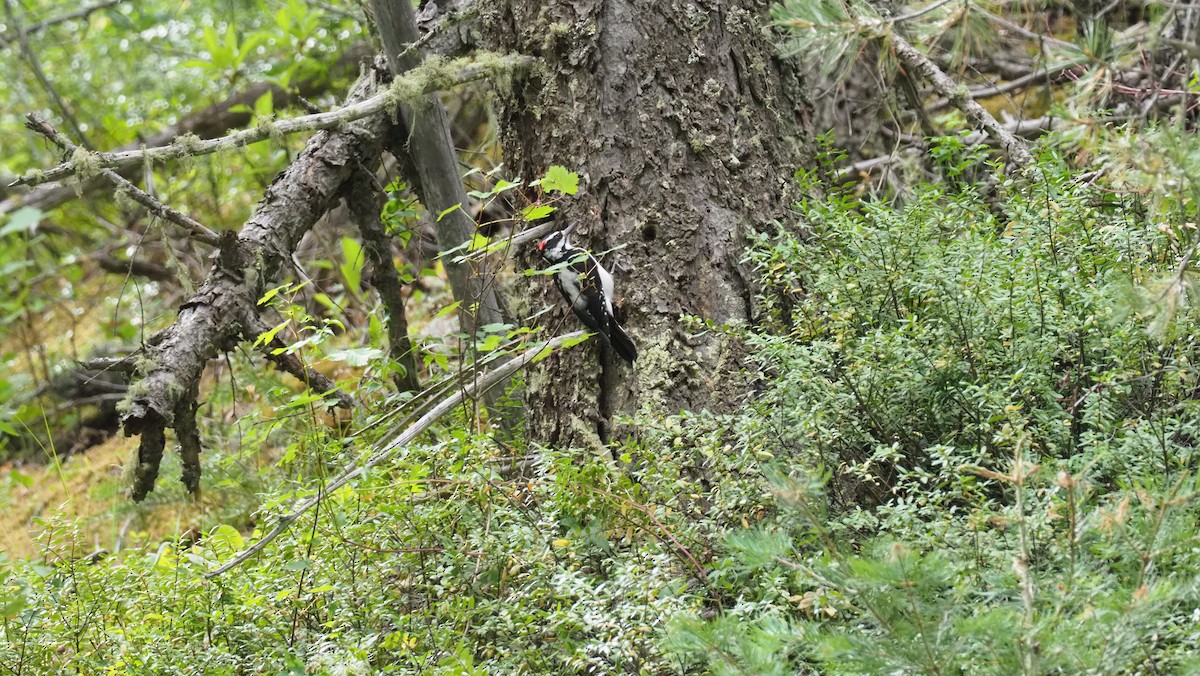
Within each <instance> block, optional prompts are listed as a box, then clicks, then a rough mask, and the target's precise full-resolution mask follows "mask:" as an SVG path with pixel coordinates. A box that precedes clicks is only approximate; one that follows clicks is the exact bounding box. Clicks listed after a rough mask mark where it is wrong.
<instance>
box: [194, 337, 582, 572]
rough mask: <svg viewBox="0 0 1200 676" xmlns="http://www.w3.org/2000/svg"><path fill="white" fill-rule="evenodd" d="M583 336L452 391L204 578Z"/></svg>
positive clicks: (542, 348) (241, 559)
mask: <svg viewBox="0 0 1200 676" xmlns="http://www.w3.org/2000/svg"><path fill="white" fill-rule="evenodd" d="M582 335H584V332H583V331H575V332H573V333H568V334H566V335H563V336H558V337H557V338H554V339H553V340H551V341H549V342H548V343H546V344H544V345H538V346H536V347H533V348H531V349H529V350H526V351H525V352H523V353H522V354H521V355H520V356H519V357H516V358H515V359H512V360H511V361H508V362H505V363H504V364H502V365H500V366H498V367H496V368H495V369H493V370H491V371H489V372H488V373H486V374H483V375H482V376H480V377H479V378H478V379H476V380H475V381H474V382H473V383H470V384H468V385H467V386H466V387H463V388H460V389H458V390H457V391H455V392H454V393H453V394H451V395H450V396H448V397H446V398H445V399H443V400H442V401H441V403H439V404H438V405H437V406H435V407H434V408H433V409H431V410H430V411H429V412H428V413H426V414H425V415H423V416H421V419H420V420H418V421H416V422H415V423H413V424H412V426H410V427H409V428H407V429H405V430H404V431H403V432H402V433H400V435H398V436H396V437H394V438H392V439H390V440H387V441H384V442H381V443H379V444H377V445H376V447H377V448H378V449H379V450H377V451H376V452H375V454H374V455H372V456H371V457H370V458H369V459H368V460H367V461H366V462H364V463H363V464H361V465H359V466H358V467H353V468H347V469H346V470H345V471H343V472H342V473H341V474H339V475H338V476H337V477H336V478H335V479H333V481H330V482H329V483H328V484H326V485H325V486H324V487H323V488H322V489H321V490H320V491H319V492H318V493H317V494H316V495H314V496H312V497H310V498H308V499H306V500H304V501H303V502H301V503H300V505H299V506H297V507H296V508H295V509H294V510H292V511H291V512H290V513H288V514H285V515H284V516H282V517H280V519H279V523H277V524H276V525H275V527H274V528H272V529H271V531H270V532H268V533H267V534H266V535H264V536H262V537H261V538H259V540H258V541H257V542H255V543H254V544H252V545H250V546H249V547H247V548H246V549H245V551H243V552H241V553H239V554H238V555H237V556H235V557H233V558H232V559H230V560H229V561H227V562H226V563H224V564H222V565H221V566H220V567H218V568H215V569H213V570H211V571H209V572H207V573H205V574H204V577H205V578H208V579H211V578H214V577H216V576H218V575H221V574H222V573H225V572H227V571H229V570H231V569H233V568H235V567H237V566H239V565H241V564H243V563H245V562H246V561H248V560H249V559H251V558H252V557H254V555H256V554H258V553H259V552H261V551H262V550H263V549H264V548H266V546H267V545H268V544H269V543H270V542H271V541H272V540H274V539H275V538H277V537H279V536H280V535H282V534H283V532H284V531H286V530H287V529H288V528H289V527H291V525H292V524H293V523H295V522H296V520H297V519H299V518H300V517H302V516H304V514H305V513H306V512H307V511H308V510H310V509H312V508H313V507H314V506H316V505H317V504H318V503H320V502H321V500H322V499H323V498H324V497H325V496H326V495H328V494H330V493H332V492H334V491H336V490H337V489H339V488H341V487H342V486H345V485H346V484H348V483H350V482H351V481H353V480H354V479H356V478H358V477H360V476H362V475H363V473H364V472H366V471H367V470H368V469H370V468H372V467H374V466H376V465H378V464H379V463H381V462H383V461H384V460H387V459H389V458H391V457H392V456H393V455H395V454H396V453H397V452H398V451H400V450H401V449H403V448H404V447H405V446H407V445H408V444H410V443H412V441H413V440H414V439H416V438H417V436H418V435H420V434H421V433H422V432H424V431H425V430H426V429H428V428H429V426H430V425H432V424H433V423H434V422H435V421H437V419H438V418H441V417H442V416H443V415H445V414H446V413H449V412H450V411H452V410H454V408H455V407H457V406H458V405H459V404H461V403H462V402H463V401H464V400H465V399H466V398H467V397H472V398H475V397H478V396H480V395H481V394H483V393H484V392H486V391H487V390H488V389H490V388H491V387H492V386H494V385H496V384H497V383H501V382H504V381H505V380H507V379H508V378H509V377H510V376H512V374H513V373H516V371H517V370H518V369H520V368H522V367H524V366H526V365H527V364H530V363H532V362H533V360H534V359H537V358H538V357H539V356H540V355H544V354H546V352H547V351H548V350H554V349H555V348H558V347H559V346H561V345H562V344H563V343H565V342H567V341H570V340H573V339H576V338H579V337H580V336H582Z"/></svg>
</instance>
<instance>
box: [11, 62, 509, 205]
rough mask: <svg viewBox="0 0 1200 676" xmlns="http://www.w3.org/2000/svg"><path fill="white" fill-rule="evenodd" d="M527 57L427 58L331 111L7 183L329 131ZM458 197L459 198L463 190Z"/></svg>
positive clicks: (68, 165) (88, 160)
mask: <svg viewBox="0 0 1200 676" xmlns="http://www.w3.org/2000/svg"><path fill="white" fill-rule="evenodd" d="M532 61H533V60H532V59H531V58H530V57H527V56H499V55H487V57H486V58H485V59H483V60H475V59H472V58H470V57H464V58H462V59H455V60H452V61H441V60H439V61H436V62H431V63H429V64H427V65H426V66H424V67H423V68H421V69H419V70H414V71H412V72H409V73H405V74H404V75H403V76H401V77H397V78H396V79H395V80H394V81H393V83H392V86H391V87H390V88H388V89H385V90H383V91H380V92H378V93H377V94H375V95H374V96H371V97H370V98H367V99H365V100H363V101H356V102H354V103H351V104H347V105H346V106H344V107H342V108H339V109H337V110H332V111H329V112H324V113H315V114H313V115H302V116H300V117H293V118H289V119H285V120H278V121H275V122H270V123H264V124H260V125H258V126H255V127H251V128H249V129H242V130H240V131H237V132H234V133H232V134H229V135H228V136H222V137H220V138H213V139H207V140H200V139H198V138H194V137H184V138H179V139H175V140H173V141H172V142H171V143H169V144H167V145H162V146H156V147H148V148H144V149H138V150H124V151H117V152H99V153H89V154H87V155H78V154H77V156H73V157H71V158H70V159H68V160H67V161H65V162H63V163H61V164H59V165H58V166H56V167H52V168H50V169H46V170H44V171H43V170H35V171H29V172H26V173H25V174H23V175H21V176H20V177H18V178H17V180H15V181H13V184H12V185H13V186H17V185H39V184H41V183H47V182H50V181H57V180H61V179H64V178H67V177H69V176H72V175H74V174H77V173H80V172H89V171H94V170H95V169H96V168H97V167H100V168H104V169H112V168H118V167H130V166H135V165H141V164H143V163H144V162H147V161H150V162H162V161H166V160H174V159H180V158H183V157H199V156H201V155H211V154H212V153H216V152H222V151H227V150H232V149H234V148H241V147H244V146H248V145H250V144H252V143H258V142H259V141H265V140H267V139H269V138H272V137H277V136H281V135H287V134H296V133H300V132H309V131H319V130H322V129H333V128H334V127H340V126H342V125H344V124H347V123H349V122H354V121H355V120H361V119H363V118H365V117H370V116H372V115H375V114H377V113H379V112H380V111H383V110H389V109H395V107H396V106H397V104H399V103H400V102H402V101H417V100H424V99H425V98H426V97H427V96H428V95H430V94H432V93H434V92H436V91H438V90H439V89H448V88H451V87H456V86H458V85H461V84H465V83H467V82H474V81H477V80H482V79H485V78H492V77H497V76H503V75H508V74H511V73H512V72H513V71H514V70H517V69H520V68H524V67H527V66H528V65H529V64H531V63H532ZM10 187H11V186H10ZM463 197H464V199H465V197H466V194H465V193H464V194H463Z"/></svg>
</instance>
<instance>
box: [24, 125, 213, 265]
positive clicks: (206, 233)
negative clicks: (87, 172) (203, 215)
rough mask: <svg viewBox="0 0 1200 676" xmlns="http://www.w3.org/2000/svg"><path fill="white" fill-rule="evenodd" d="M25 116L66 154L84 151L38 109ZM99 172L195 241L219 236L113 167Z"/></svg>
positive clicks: (118, 188)
mask: <svg viewBox="0 0 1200 676" xmlns="http://www.w3.org/2000/svg"><path fill="white" fill-rule="evenodd" d="M26 118H27V120H26V122H25V126H26V127H28V128H29V129H31V130H33V131H35V132H37V133H39V134H41V135H42V136H45V137H46V138H48V139H50V140H51V141H53V142H54V144H55V145H57V146H58V147H59V148H62V149H63V150H64V151H66V152H67V153H68V154H71V155H78V154H79V153H87V151H86V150H83V149H81V148H79V147H78V146H76V145H75V144H74V143H72V142H71V139H69V138H67V137H66V136H64V135H63V134H62V133H61V132H59V131H58V130H57V129H55V128H54V127H53V126H52V125H51V124H50V123H49V122H47V121H46V120H45V119H44V118H43V117H42V116H41V115H39V114H37V113H29V115H27V116H26ZM100 174H101V175H102V176H104V178H106V179H108V180H109V181H110V182H111V183H112V184H113V185H115V186H116V187H117V190H118V191H119V192H121V193H123V194H125V195H127V196H128V197H129V198H130V199H132V200H133V201H135V202H137V203H138V204H141V205H142V206H144V207H146V208H147V209H149V210H150V212H151V213H153V214H154V215H155V216H158V217H159V218H162V219H164V220H167V221H170V222H172V223H175V224H176V225H179V226H182V227H183V228H184V229H186V230H187V231H188V232H190V233H192V237H193V238H194V239H196V240H198V241H201V242H204V243H205V244H212V245H216V244H217V242H218V240H219V238H220V236H219V235H218V234H217V233H216V232H215V231H213V230H211V229H209V228H208V227H207V226H205V225H203V224H202V223H200V222H199V221H197V220H196V219H194V218H192V217H191V216H188V215H187V214H185V213H183V212H180V211H177V210H175V209H172V208H171V207H169V206H167V205H166V204H163V203H162V202H160V201H158V200H157V199H155V198H153V197H151V196H150V194H149V193H147V192H145V191H144V190H142V189H141V188H139V187H137V186H136V185H134V184H132V183H130V182H129V181H128V180H127V179H126V178H125V177H124V176H121V175H120V174H118V173H117V172H115V171H113V170H112V169H101V170H100Z"/></svg>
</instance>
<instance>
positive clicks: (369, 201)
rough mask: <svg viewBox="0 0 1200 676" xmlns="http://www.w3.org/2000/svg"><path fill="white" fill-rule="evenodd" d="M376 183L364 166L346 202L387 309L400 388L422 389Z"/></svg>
mask: <svg viewBox="0 0 1200 676" xmlns="http://www.w3.org/2000/svg"><path fill="white" fill-rule="evenodd" d="M376 183H377V182H376V180H375V176H374V175H373V174H372V173H371V172H369V171H367V170H366V169H364V168H361V167H360V168H359V170H358V171H356V172H355V174H354V177H353V178H351V179H350V180H349V181H348V182H347V183H346V189H345V192H344V194H345V198H346V206H347V207H349V209H350V215H351V217H352V218H353V219H354V222H355V223H356V224H357V225H358V231H359V232H360V233H361V234H362V238H363V250H364V251H365V252H366V255H367V258H368V259H369V260H370V262H371V284H372V286H374V287H375V289H376V290H377V291H379V300H380V302H382V303H383V307H384V309H385V310H386V312H387V331H388V357H390V358H391V359H392V360H394V361H395V362H396V363H397V364H399V365H400V367H401V368H403V369H404V373H397V374H396V376H395V378H394V382H395V383H396V388H397V389H398V390H399V391H401V392H416V391H418V390H420V389H421V381H420V380H419V379H418V378H417V357H416V353H415V351H414V350H413V344H412V340H411V339H410V338H409V336H408V316H407V314H406V312H405V308H404V296H403V294H402V290H403V286H404V285H403V283H402V282H401V281H400V275H399V274H398V273H397V272H396V264H395V262H394V261H393V259H392V246H391V238H390V237H388V234H387V228H386V227H385V226H384V224H383V221H382V220H380V218H379V213H380V210H381V209H382V208H383V203H382V202H383V199H382V198H383V194H382V193H381V192H380V190H379V189H378V187H377V185H376Z"/></svg>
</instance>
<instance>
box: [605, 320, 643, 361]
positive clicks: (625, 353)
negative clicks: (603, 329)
mask: <svg viewBox="0 0 1200 676" xmlns="http://www.w3.org/2000/svg"><path fill="white" fill-rule="evenodd" d="M608 329H609V331H608V344H609V345H612V348H613V350H616V352H617V354H618V355H619V356H620V357H621V359H624V360H625V361H627V362H629V363H630V364H632V363H633V360H634V359H637V346H635V345H634V344H633V339H631V338H630V337H629V334H628V333H625V329H623V328H621V325H620V324H618V323H617V322H616V320H610V321H609V322H608Z"/></svg>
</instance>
